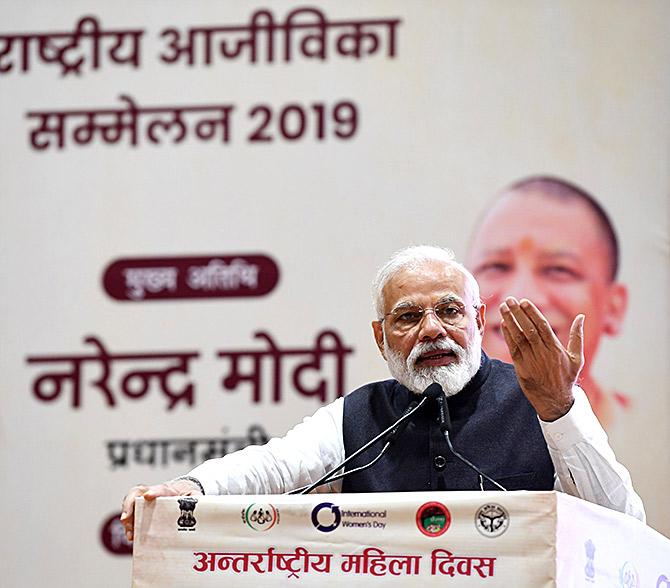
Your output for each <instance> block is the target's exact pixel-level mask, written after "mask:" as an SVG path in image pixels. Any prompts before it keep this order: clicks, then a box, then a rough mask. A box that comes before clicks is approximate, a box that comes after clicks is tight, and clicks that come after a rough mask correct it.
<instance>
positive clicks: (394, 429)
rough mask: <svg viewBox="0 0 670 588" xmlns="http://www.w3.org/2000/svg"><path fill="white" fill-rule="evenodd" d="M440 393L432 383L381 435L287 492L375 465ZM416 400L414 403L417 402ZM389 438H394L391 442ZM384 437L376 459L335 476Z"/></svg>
mask: <svg viewBox="0 0 670 588" xmlns="http://www.w3.org/2000/svg"><path fill="white" fill-rule="evenodd" d="M440 394H443V392H442V387H441V386H440V385H439V384H435V383H433V384H431V385H430V386H428V388H426V389H425V390H424V391H423V394H422V395H421V400H420V401H419V403H418V404H416V406H414V408H410V407H411V406H412V405H411V404H410V406H409V407H408V408H407V409H406V410H405V412H404V413H403V414H402V416H401V417H400V418H399V419H398V420H396V421H395V422H394V423H393V424H392V425H391V426H390V427H388V428H386V429H385V430H383V431H382V432H381V433H379V435H377V436H376V437H374V438H373V439H371V440H370V441H368V442H367V443H366V444H365V445H363V447H361V448H360V449H358V450H356V451H355V452H354V453H352V454H351V455H350V456H349V457H347V458H346V459H345V460H344V461H342V462H341V463H339V464H338V465H337V466H335V467H334V468H333V469H331V470H330V471H328V472H326V473H325V474H324V475H323V476H321V477H320V478H319V479H318V480H317V481H316V482H314V483H313V484H311V485H309V486H307V487H306V488H297V489H295V490H291V491H290V492H287V494H309V493H310V492H311V491H312V490H314V489H315V488H317V487H318V486H321V485H322V484H326V483H327V482H333V481H335V480H339V479H340V478H342V477H344V476H346V475H348V474H353V473H354V472H359V471H361V470H363V469H367V468H369V467H370V466H372V465H374V464H375V463H376V462H377V461H378V460H379V459H380V458H381V456H382V455H383V454H384V453H385V451H386V450H387V449H388V447H389V446H390V445H391V443H393V442H394V441H395V440H396V438H397V437H398V436H399V435H400V433H402V431H403V430H404V429H405V427H406V426H407V424H408V422H409V420H410V419H411V418H412V417H413V416H414V415H415V414H416V413H417V412H418V411H419V410H421V407H422V406H423V405H424V404H426V402H428V400H430V399H434V398H437V397H438V396H439V395H440ZM415 402H416V401H414V402H413V403H415ZM389 438H392V440H390V442H389ZM383 439H386V440H387V444H386V446H385V447H384V448H383V449H382V451H381V453H380V454H379V455H378V456H377V457H376V458H375V459H374V460H372V462H370V463H369V464H367V465H365V466H362V467H360V468H356V469H354V470H351V471H350V472H343V473H342V474H341V475H339V476H338V477H333V475H334V474H335V472H337V471H339V470H341V469H342V468H343V467H345V466H346V465H347V464H348V463H349V462H351V461H352V460H353V459H355V458H356V457H358V456H359V455H360V454H361V453H363V452H364V451H367V450H368V449H369V448H370V447H372V446H373V445H374V444H375V443H377V442H378V441H381V440H383Z"/></svg>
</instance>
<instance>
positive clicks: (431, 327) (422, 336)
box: [419, 309, 447, 341]
mask: <svg viewBox="0 0 670 588" xmlns="http://www.w3.org/2000/svg"><path fill="white" fill-rule="evenodd" d="M446 336H447V329H446V328H445V326H444V324H442V321H441V320H440V319H438V318H437V316H435V311H433V310H432V309H428V310H426V311H424V314H423V316H422V317H421V322H420V323H419V341H433V340H434V339H441V338H442V337H446Z"/></svg>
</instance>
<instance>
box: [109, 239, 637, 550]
mask: <svg viewBox="0 0 670 588" xmlns="http://www.w3.org/2000/svg"><path fill="white" fill-rule="evenodd" d="M373 295H374V302H375V311H376V314H377V320H375V321H373V323H372V328H373V331H374V336H375V341H376V343H377V346H378V348H379V351H380V352H381V354H382V356H383V357H384V359H385V360H386V362H387V364H388V367H389V371H390V372H391V375H392V376H393V378H394V379H392V380H386V381H383V382H375V383H372V384H367V385H365V386H363V387H361V388H359V389H358V390H355V391H354V392H352V393H350V394H348V395H347V396H345V397H344V398H339V399H338V400H336V401H335V402H333V403H332V404H329V405H328V406H325V407H323V408H321V409H319V410H317V411H316V413H315V414H314V415H313V416H311V417H307V418H306V419H305V420H304V421H303V422H302V423H301V424H299V425H297V426H296V427H294V428H293V429H292V430H291V431H289V432H288V433H287V434H286V436H285V437H283V438H280V439H279V438H277V439H272V440H271V441H270V442H269V443H267V444H266V445H264V446H262V447H258V446H252V447H247V448H245V449H243V450H241V451H238V452H235V453H232V454H229V455H226V456H225V457H222V458H218V459H212V460H208V461H206V462H205V463H203V464H201V465H200V466H198V467H196V468H195V469H194V470H193V471H191V472H190V473H189V474H188V475H187V476H184V477H183V478H177V479H176V480H170V481H168V482H165V483H163V484H159V485H156V486H143V485H142V486H135V487H133V488H132V489H131V490H130V492H129V493H128V495H127V496H126V497H125V499H124V502H123V512H122V515H121V521H122V523H123V524H124V526H125V528H126V533H127V536H128V538H129V539H132V536H133V507H134V500H135V498H136V497H138V496H144V498H145V499H147V500H153V499H155V498H156V497H158V496H177V495H198V494H203V493H206V494H280V493H284V492H288V491H291V490H295V489H297V488H300V487H302V486H303V485H308V486H309V485H311V484H313V483H316V482H317V481H319V480H320V479H321V478H323V477H324V476H325V475H326V474H327V473H328V472H330V471H331V470H333V469H334V468H335V469H336V468H337V466H338V465H339V464H340V463H341V461H342V460H343V459H344V458H345V457H349V456H352V454H353V453H354V452H355V451H356V450H358V449H359V448H360V447H361V446H363V445H364V444H365V443H366V442H367V441H369V440H370V439H372V438H373V437H374V436H375V435H377V434H379V433H381V432H383V431H384V430H385V429H387V428H389V426H390V425H393V424H394V422H396V421H397V420H398V419H399V417H402V416H403V415H404V414H408V409H413V411H414V413H415V414H413V415H412V417H411V419H410V418H409V417H408V418H407V420H406V422H408V423H409V424H408V425H407V426H406V428H404V427H398V429H400V428H403V430H396V431H394V432H393V433H391V435H392V436H393V435H395V439H393V441H396V440H397V443H396V442H393V444H392V446H391V443H387V444H388V445H389V448H388V452H387V453H385V454H384V455H383V456H382V457H381V458H380V459H379V460H378V461H377V462H376V463H375V465H374V466H373V467H370V468H368V469H364V470H363V468H362V466H363V465H364V464H365V463H367V462H368V461H369V457H365V458H363V457H362V458H356V459H357V460H358V461H352V462H351V463H350V464H349V466H348V467H347V468H346V470H347V471H351V470H352V469H355V468H359V467H360V468H361V471H359V472H356V473H352V474H351V475H349V476H345V477H344V478H342V479H341V480H337V481H331V482H330V483H328V484H324V485H322V486H320V487H318V488H317V491H322V492H401V491H421V490H423V491H425V490H479V489H483V490H493V489H496V488H504V489H506V490H552V489H555V490H559V491H562V492H567V493H569V494H572V495H574V496H578V497H580V498H583V499H584V500H588V501H590V502H593V503H596V504H600V505H602V506H605V507H608V508H612V509H615V510H618V511H620V512H624V513H628V514H630V515H632V516H634V517H637V518H638V519H640V520H642V521H644V520H645V515H644V508H643V506H642V501H641V500H640V498H639V497H638V495H637V494H636V493H635V491H634V490H633V487H632V484H631V480H630V475H629V474H628V471H627V470H626V468H624V467H623V466H622V465H621V464H620V463H618V462H617V461H616V458H615V456H614V453H613V451H612V449H611V448H610V446H609V444H608V442H607V436H606V434H605V432H604V431H603V429H602V427H601V426H600V424H599V423H598V420H597V419H596V417H595V416H594V414H593V411H592V410H591V407H590V405H589V402H588V400H587V398H586V396H585V394H584V392H583V391H582V390H581V389H580V388H579V387H578V386H577V381H578V377H579V373H580V370H581V368H582V366H583V364H584V354H583V339H584V318H585V317H584V315H581V314H580V315H578V316H577V317H575V319H574V322H573V323H572V328H571V330H570V336H569V341H568V344H567V347H563V346H562V344H561V343H560V341H559V340H558V339H557V337H556V335H555V334H554V332H553V331H552V329H551V327H550V326H549V323H548V322H547V320H546V319H545V317H544V316H543V315H542V314H541V313H540V312H539V311H538V310H537V308H536V307H535V306H534V305H533V303H532V302H530V301H528V300H525V299H523V300H521V301H518V300H516V299H515V298H512V297H509V298H507V299H506V300H505V301H504V302H503V303H502V304H501V306H500V313H501V329H502V332H503V335H504V338H505V342H506V344H507V346H508V348H509V351H510V356H511V357H512V361H513V362H514V365H513V366H512V365H510V364H506V363H503V362H501V361H498V360H492V359H489V358H488V357H487V356H486V354H485V353H483V352H482V348H481V343H482V334H483V332H484V327H485V323H486V319H485V311H486V307H485V305H484V304H482V302H481V300H480V298H479V286H478V285H477V282H476V280H475V279H474V277H473V276H472V274H470V272H468V271H467V270H466V269H465V267H464V266H462V265H461V264H460V263H458V262H456V261H455V260H454V256H453V253H452V252H451V251H449V250H446V249H440V248H437V247H428V246H420V247H409V248H407V249H404V250H402V251H399V252H398V253H396V254H395V255H393V257H391V259H390V260H389V261H388V262H387V263H386V264H385V265H384V266H382V268H381V269H380V270H379V272H378V273H377V277H376V278H375V281H374V284H373ZM435 383H436V384H438V385H439V387H440V388H441V390H442V391H441V392H440V393H439V394H437V395H436V394H434V392H435V389H436V388H437V387H436V386H435V385H434V384H435ZM429 389H430V390H429ZM437 390H439V388H437ZM424 391H425V393H424ZM429 391H432V392H433V395H432V397H431V398H428V393H429ZM419 400H422V406H419V407H418V408H417V402H418V401H419ZM413 401H414V402H413ZM452 443H453V444H452Z"/></svg>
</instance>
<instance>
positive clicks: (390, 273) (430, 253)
mask: <svg viewBox="0 0 670 588" xmlns="http://www.w3.org/2000/svg"><path fill="white" fill-rule="evenodd" d="M430 261H442V262H444V263H445V264H447V265H449V266H451V267H453V268H455V269H457V270H458V271H460V272H461V273H462V274H463V275H464V276H465V278H466V281H468V282H469V283H470V286H471V287H472V291H473V294H474V298H475V301H476V302H475V303H476V304H477V305H479V304H481V300H480V298H479V284H477V280H475V277H474V276H473V275H472V274H471V273H470V272H469V271H468V270H467V268H466V267H465V266H464V265H463V264H462V263H459V262H458V261H456V257H455V255H454V252H453V251H452V250H451V249H446V248H443V247H435V246H432V245H415V246H411V247H405V248H404V249H401V250H400V251H396V252H395V253H394V254H393V255H392V256H391V258H390V259H389V260H388V261H387V262H386V263H385V264H384V265H382V266H381V267H380V268H379V270H377V275H376V276H375V279H374V281H373V282H372V304H373V306H374V310H375V313H376V315H377V318H378V319H379V320H381V319H382V317H383V316H384V287H385V286H386V284H387V283H388V282H389V280H390V279H391V278H393V277H394V276H395V275H396V274H397V273H398V272H400V271H401V270H404V269H408V268H410V269H411V268H416V267H419V266H421V265H423V264H425V263H427V262H430Z"/></svg>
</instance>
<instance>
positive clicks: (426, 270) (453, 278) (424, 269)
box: [384, 261, 471, 309]
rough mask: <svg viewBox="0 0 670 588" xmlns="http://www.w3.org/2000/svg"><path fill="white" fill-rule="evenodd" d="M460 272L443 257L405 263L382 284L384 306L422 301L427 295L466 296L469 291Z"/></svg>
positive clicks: (431, 296) (433, 296)
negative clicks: (407, 265)
mask: <svg viewBox="0 0 670 588" xmlns="http://www.w3.org/2000/svg"><path fill="white" fill-rule="evenodd" d="M470 289H471V288H469V287H468V283H467V280H466V278H465V275H464V274H463V272H462V271H461V270H460V269H459V268H457V267H455V266H453V265H451V264H448V263H445V262H442V261H427V262H423V263H421V264H419V265H413V266H410V267H404V268H402V269H400V270H399V271H398V272H397V273H396V274H394V275H393V276H392V277H391V278H390V279H389V281H388V282H387V283H386V285H385V286H384V303H385V306H386V308H387V309H389V308H393V307H395V306H397V305H398V304H402V303H405V302H425V299H426V298H429V299H430V301H431V302H435V301H436V300H433V299H434V298H438V299H441V298H443V297H445V296H450V295H451V296H453V297H455V298H457V299H460V300H465V299H466V298H467V297H468V296H469V295H470V293H469V290H470Z"/></svg>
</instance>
